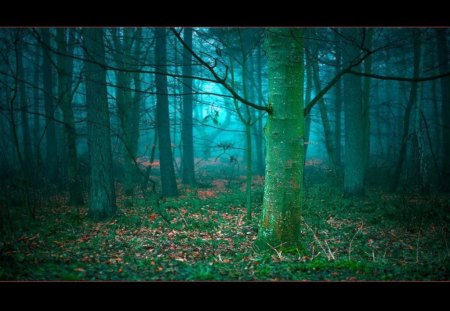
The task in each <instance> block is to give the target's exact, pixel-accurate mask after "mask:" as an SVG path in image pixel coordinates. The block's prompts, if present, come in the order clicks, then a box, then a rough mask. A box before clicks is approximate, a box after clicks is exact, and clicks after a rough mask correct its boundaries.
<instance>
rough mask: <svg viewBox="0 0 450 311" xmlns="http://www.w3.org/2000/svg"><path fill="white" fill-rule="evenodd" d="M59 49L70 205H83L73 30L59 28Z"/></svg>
mask: <svg viewBox="0 0 450 311" xmlns="http://www.w3.org/2000/svg"><path fill="white" fill-rule="evenodd" d="M56 41H57V47H58V52H59V54H58V58H57V65H58V103H59V106H60V107H61V110H62V113H63V119H64V129H65V135H66V142H67V149H66V152H67V156H68V179H69V183H68V184H69V185H68V186H69V204H70V205H82V204H83V194H82V187H81V180H80V175H79V170H78V156H77V147H76V146H77V142H76V139H77V133H76V129H75V117H74V113H73V109H72V98H73V96H72V94H73V93H72V84H73V83H72V80H73V77H72V74H73V58H72V57H71V55H73V50H74V48H75V32H74V30H73V29H69V30H67V29H65V28H58V29H57V30H56Z"/></svg>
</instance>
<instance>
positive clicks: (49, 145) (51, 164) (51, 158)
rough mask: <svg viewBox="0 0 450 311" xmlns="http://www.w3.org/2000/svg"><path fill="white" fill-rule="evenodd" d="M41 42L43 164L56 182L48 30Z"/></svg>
mask: <svg viewBox="0 0 450 311" xmlns="http://www.w3.org/2000/svg"><path fill="white" fill-rule="evenodd" d="M42 41H43V43H44V47H43V49H44V60H43V64H42V67H43V68H42V71H43V80H44V85H43V87H44V106H45V115H46V119H45V128H46V131H45V134H46V135H45V137H46V154H45V164H46V167H47V176H48V178H49V180H50V182H52V183H55V182H56V181H57V148H56V128H55V122H54V121H53V120H52V119H53V117H54V114H55V104H54V102H53V75H52V64H51V54H50V52H49V51H48V48H47V47H48V46H50V30H49V29H47V28H43V29H42Z"/></svg>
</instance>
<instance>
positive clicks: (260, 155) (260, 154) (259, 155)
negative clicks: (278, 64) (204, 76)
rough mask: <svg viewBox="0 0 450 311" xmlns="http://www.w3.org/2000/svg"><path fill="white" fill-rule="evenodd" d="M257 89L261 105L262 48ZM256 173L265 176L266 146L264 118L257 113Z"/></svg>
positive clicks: (258, 60) (258, 66) (258, 57)
mask: <svg viewBox="0 0 450 311" xmlns="http://www.w3.org/2000/svg"><path fill="white" fill-rule="evenodd" d="M257 53H258V54H257V68H258V69H257V70H258V71H257V72H258V73H257V75H256V76H257V87H258V103H259V104H260V105H261V104H262V102H263V90H262V64H261V47H260V46H258V48H257ZM255 117H256V118H258V120H257V121H256V144H255V151H256V173H257V174H258V175H264V148H263V147H264V146H263V135H264V133H263V125H262V124H263V118H262V112H261V111H258V112H257V113H256V116H255Z"/></svg>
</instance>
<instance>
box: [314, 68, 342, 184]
mask: <svg viewBox="0 0 450 311" xmlns="http://www.w3.org/2000/svg"><path fill="white" fill-rule="evenodd" d="M313 79H314V86H315V88H316V91H317V92H320V90H321V89H322V87H321V86H320V79H319V64H318V63H317V62H315V63H314V64H313ZM318 105H319V111H320V118H321V119H322V125H323V132H324V136H325V148H326V150H327V153H328V159H329V163H330V167H331V171H332V174H333V175H335V176H336V167H337V165H336V157H335V149H334V143H333V133H332V132H331V127H330V121H329V119H328V113H327V109H326V108H325V103H324V99H323V98H322V99H320V101H319V103H318Z"/></svg>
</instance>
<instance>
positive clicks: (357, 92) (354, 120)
mask: <svg viewBox="0 0 450 311" xmlns="http://www.w3.org/2000/svg"><path fill="white" fill-rule="evenodd" d="M346 32H347V34H348V35H350V36H352V37H353V38H355V39H356V40H359V35H358V32H359V30H358V29H348V30H346ZM358 53H360V49H359V48H356V47H354V46H349V49H348V51H347V53H346V56H347V61H346V63H350V62H351V61H352V59H353V58H354V57H355V56H356V55H358ZM359 67H360V66H356V67H354V69H355V70H359ZM344 98H345V111H344V112H345V167H344V195H345V196H348V197H350V196H363V195H364V177H365V165H366V161H365V155H366V152H365V144H366V142H365V139H366V136H365V130H364V129H365V128H366V126H367V124H366V122H367V119H366V118H365V117H366V115H365V112H364V105H363V93H362V81H361V77H359V76H354V75H346V76H345V77H344Z"/></svg>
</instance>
